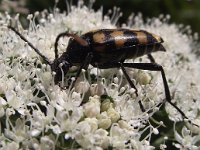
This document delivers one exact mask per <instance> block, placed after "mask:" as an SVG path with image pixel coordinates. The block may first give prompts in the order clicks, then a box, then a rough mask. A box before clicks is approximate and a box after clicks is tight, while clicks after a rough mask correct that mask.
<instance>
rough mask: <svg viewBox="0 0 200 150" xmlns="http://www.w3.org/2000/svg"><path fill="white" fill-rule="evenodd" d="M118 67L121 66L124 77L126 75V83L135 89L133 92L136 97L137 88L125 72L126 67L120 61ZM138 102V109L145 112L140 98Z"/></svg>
mask: <svg viewBox="0 0 200 150" xmlns="http://www.w3.org/2000/svg"><path fill="white" fill-rule="evenodd" d="M120 67H121V69H122V71H123V73H124V75H125V77H126V80H127V81H128V83H129V84H130V86H131V87H132V88H134V89H135V94H136V96H137V97H138V90H137V88H136V86H135V85H134V84H133V82H132V81H131V79H130V77H129V75H128V74H127V72H126V69H125V68H124V66H123V63H120ZM138 103H139V105H140V109H141V110H142V112H145V109H144V106H143V104H142V102H141V100H139V102H138Z"/></svg>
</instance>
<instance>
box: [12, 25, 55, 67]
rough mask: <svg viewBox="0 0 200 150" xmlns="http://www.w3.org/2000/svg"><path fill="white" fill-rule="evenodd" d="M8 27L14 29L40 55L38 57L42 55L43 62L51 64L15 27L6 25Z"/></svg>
mask: <svg viewBox="0 0 200 150" xmlns="http://www.w3.org/2000/svg"><path fill="white" fill-rule="evenodd" d="M8 28H9V29H11V30H12V31H14V32H15V33H16V34H17V35H18V36H19V37H20V38H21V39H22V40H23V41H25V42H26V43H27V44H28V45H29V46H30V47H31V48H32V49H33V50H34V51H35V52H36V53H37V54H38V55H40V57H42V59H43V60H44V62H45V63H46V64H48V65H50V66H51V64H52V63H51V62H50V61H49V59H48V58H47V57H46V56H44V55H43V54H42V53H41V52H40V51H39V50H38V49H37V48H36V47H35V46H33V44H31V42H29V41H28V40H27V39H26V38H25V37H24V36H23V35H22V34H21V33H19V32H18V31H17V30H16V29H15V28H13V27H12V26H8Z"/></svg>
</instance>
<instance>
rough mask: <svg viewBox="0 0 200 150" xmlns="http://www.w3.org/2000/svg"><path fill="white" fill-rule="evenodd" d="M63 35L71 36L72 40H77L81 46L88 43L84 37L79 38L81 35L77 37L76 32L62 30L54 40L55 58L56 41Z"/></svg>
mask: <svg viewBox="0 0 200 150" xmlns="http://www.w3.org/2000/svg"><path fill="white" fill-rule="evenodd" d="M64 36H68V37H72V38H74V40H75V41H76V42H78V43H79V44H80V45H82V46H88V45H89V44H88V42H87V41H86V40H85V39H83V38H81V37H79V36H78V35H76V34H71V33H69V32H67V31H66V32H63V33H60V34H59V35H58V36H57V37H56V41H55V45H54V46H55V59H57V58H58V41H59V39H60V38H61V37H64Z"/></svg>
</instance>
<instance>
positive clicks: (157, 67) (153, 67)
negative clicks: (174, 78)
mask: <svg viewBox="0 0 200 150" xmlns="http://www.w3.org/2000/svg"><path fill="white" fill-rule="evenodd" d="M123 65H124V66H125V67H130V68H135V69H142V70H149V71H160V72H161V75H162V79H163V84H164V90H165V97H166V101H167V102H168V103H169V104H170V105H172V106H173V107H174V108H175V109H176V110H177V111H178V112H179V113H180V114H181V115H182V117H183V118H185V119H188V122H189V123H191V124H193V125H195V126H198V125H196V124H194V123H192V121H191V120H190V119H189V118H188V117H187V116H186V115H185V113H184V112H183V111H182V110H181V109H180V108H178V107H177V106H176V105H175V104H174V103H172V102H171V95H170V90H169V86H168V83H167V79H166V76H165V72H164V69H163V67H162V66H161V65H159V64H156V63H124V64H123ZM198 127H199V126H198Z"/></svg>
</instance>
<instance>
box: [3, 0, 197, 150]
mask: <svg viewBox="0 0 200 150" xmlns="http://www.w3.org/2000/svg"><path fill="white" fill-rule="evenodd" d="M81 3H82V1H80V2H79V5H78V6H77V7H76V6H69V7H70V9H71V11H69V12H68V13H67V14H66V13H60V12H59V10H58V9H54V10H53V12H52V14H49V13H48V12H47V11H44V12H41V13H38V12H36V13H35V14H34V15H29V16H28V17H27V19H28V20H29V22H30V24H29V28H28V29H27V30H24V29H23V28H22V26H21V24H20V22H19V20H18V18H19V16H18V15H17V16H16V17H15V18H14V20H15V25H16V26H15V27H16V29H17V30H18V31H19V32H20V33H21V34H22V35H24V36H25V37H26V38H27V39H28V40H29V41H30V42H31V43H32V44H33V45H34V46H35V47H37V48H38V49H39V50H40V52H41V53H42V54H44V55H45V56H47V57H48V59H50V60H51V61H53V60H54V43H55V39H56V37H57V35H58V34H59V33H61V32H64V31H69V32H70V33H77V35H81V34H83V33H86V32H88V31H91V30H94V29H102V28H116V26H115V24H112V23H116V22H117V20H118V18H119V17H120V16H121V14H120V13H119V10H118V9H117V8H114V16H115V17H113V19H112V20H111V19H110V18H109V17H108V16H103V15H102V9H100V10H98V11H94V10H92V9H91V8H87V7H86V6H84V5H83V4H81ZM35 19H38V21H39V22H40V23H39V24H38V25H36V23H35ZM168 19H169V16H166V17H163V16H160V17H159V18H151V19H148V20H147V21H146V22H145V21H144V20H143V18H142V15H141V14H138V15H136V16H131V17H130V18H129V21H128V23H127V24H124V25H123V27H124V28H131V29H143V30H147V31H150V32H152V33H155V34H158V35H160V36H161V37H162V38H163V39H164V41H165V42H164V46H165V48H166V50H167V51H166V52H165V53H163V52H157V53H153V54H152V55H153V56H154V58H155V60H156V62H157V63H158V64H160V65H162V66H163V68H164V71H165V74H166V78H167V81H168V84H169V89H170V91H171V96H172V102H173V103H175V104H176V105H177V106H178V107H179V108H180V109H181V110H182V111H183V112H184V113H185V114H186V116H187V117H188V118H189V119H191V120H192V121H193V120H194V121H195V122H194V123H196V124H199V122H200V116H199V115H198V112H199V110H200V101H199V100H200V97H199V95H200V86H199V85H200V81H199V76H200V71H199V70H200V68H199V66H200V61H198V59H197V58H196V56H195V54H193V53H192V46H193V47H195V46H194V40H195V39H196V38H194V37H192V36H191V35H190V34H189V35H188V34H185V33H183V32H182V30H184V31H186V32H187V31H188V30H189V29H187V28H186V29H183V28H180V27H179V26H178V25H176V24H169V23H168V22H167V21H168ZM11 20H13V19H12V17H10V16H9V14H7V13H5V14H0V25H1V26H0V70H1V71H0V83H1V84H0V119H1V126H0V130H1V135H0V147H1V148H2V149H4V148H10V149H11V148H12V149H41V150H43V149H56V148H57V146H58V147H63V148H77V149H78V148H80V149H109V148H110V147H111V148H113V149H145V150H151V149H154V148H157V147H154V146H152V143H150V142H149V141H152V138H151V137H152V134H156V135H157V134H158V133H160V132H162V131H160V128H159V127H160V126H161V125H162V123H158V125H157V126H156V125H155V126H153V125H151V121H149V120H150V119H152V118H151V117H152V116H153V114H154V113H155V112H157V111H158V110H159V108H160V107H161V106H160V105H159V104H160V103H162V102H164V101H165V92H164V88H163V80H162V78H161V74H160V72H151V71H143V70H137V69H132V68H126V70H127V73H128V75H129V76H130V78H131V80H132V81H133V83H134V84H135V86H136V88H137V94H138V96H137V94H136V89H134V88H131V87H130V85H129V84H128V82H127V80H126V79H125V78H124V75H123V72H122V70H121V69H118V68H115V69H105V70H104V69H97V68H94V67H93V66H91V65H90V66H89V68H88V70H87V72H85V70H84V71H83V74H81V77H80V78H78V80H77V82H76V84H75V87H72V89H70V88H66V87H65V86H66V85H67V86H69V87H70V86H72V82H73V81H74V77H73V76H74V74H75V73H74V72H75V70H73V69H70V71H69V73H68V74H67V75H66V76H65V80H63V83H62V86H61V87H60V86H58V85H55V83H54V76H55V73H53V72H52V71H51V68H50V66H49V65H46V64H44V62H42V60H41V59H40V58H39V56H38V55H37V54H36V53H35V51H34V50H33V49H31V48H30V47H29V46H28V45H27V43H25V42H24V41H23V40H22V39H21V38H19V36H17V35H16V34H15V33H14V32H13V31H11V30H9V29H7V25H8V24H9V23H10V22H11ZM68 40H69V38H68V37H65V38H61V39H60V40H59V43H58V45H59V46H58V49H59V55H60V54H62V53H63V52H64V51H65V50H66V47H67V46H68ZM126 61H127V62H146V63H147V62H149V60H148V59H147V57H146V56H144V57H141V58H137V59H135V60H126ZM71 70H72V71H71ZM85 74H87V76H86V75H85ZM68 75H69V76H72V78H68ZM96 80H97V81H96ZM70 81H72V82H71V83H70ZM68 84H69V85H68ZM139 102H141V103H142V104H143V106H144V109H145V112H143V111H142V110H141V108H140V105H139ZM165 108H166V111H167V113H168V114H169V118H170V119H171V120H172V121H174V122H177V121H181V120H183V119H182V116H181V115H180V113H179V112H177V110H176V109H174V108H173V107H172V106H171V105H169V104H168V103H166V107H165ZM4 117H5V118H6V119H4ZM2 118H3V119H2ZM152 120H153V119H152ZM155 122H156V121H155ZM3 125H5V126H3ZM193 131H195V133H199V130H193ZM182 132H183V133H182V135H180V134H179V133H178V132H177V131H176V130H175V129H174V134H175V138H176V141H175V142H174V143H176V144H174V145H175V146H176V147H178V148H185V149H198V147H197V145H196V144H197V142H198V141H199V136H198V135H192V134H191V133H189V130H188V129H186V128H185V127H184V128H183V129H182ZM144 136H145V137H144ZM165 140H167V139H165ZM19 143H20V144H19ZM162 144H163V143H162ZM66 145H67V147H66ZM160 146H161V148H162V149H165V148H166V145H165V143H164V144H163V145H160Z"/></svg>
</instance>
